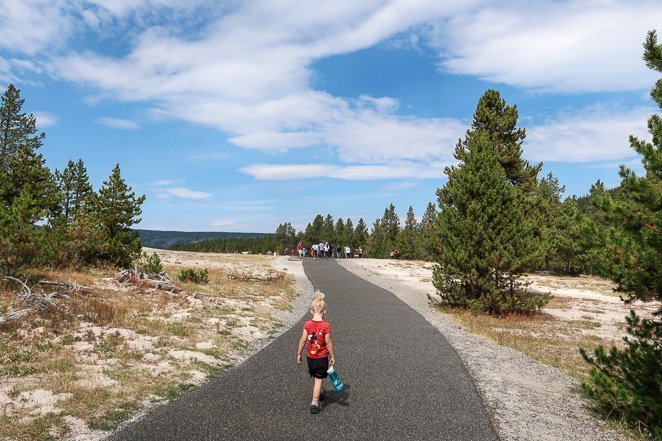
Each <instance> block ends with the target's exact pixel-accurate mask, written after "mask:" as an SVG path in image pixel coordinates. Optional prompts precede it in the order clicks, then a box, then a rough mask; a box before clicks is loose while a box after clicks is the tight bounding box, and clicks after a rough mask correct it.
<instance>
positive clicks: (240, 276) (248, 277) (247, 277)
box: [228, 272, 285, 283]
mask: <svg viewBox="0 0 662 441" xmlns="http://www.w3.org/2000/svg"><path fill="white" fill-rule="evenodd" d="M284 278H285V274H284V273H277V272H270V273H269V274H267V275H266V276H264V277H261V276H256V275H254V274H250V273H243V272H242V273H230V274H229V275H228V279H230V280H239V281H240V282H256V283H276V282H278V281H281V280H283V279H284Z"/></svg>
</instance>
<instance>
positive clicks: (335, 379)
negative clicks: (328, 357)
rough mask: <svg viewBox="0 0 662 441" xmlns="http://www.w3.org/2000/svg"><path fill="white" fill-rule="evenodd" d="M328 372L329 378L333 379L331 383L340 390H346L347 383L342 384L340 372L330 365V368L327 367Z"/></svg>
mask: <svg viewBox="0 0 662 441" xmlns="http://www.w3.org/2000/svg"><path fill="white" fill-rule="evenodd" d="M326 373H327V374H329V380H331V383H333V387H334V388H335V390H337V391H338V392H341V391H343V390H345V385H344V384H342V380H341V379H340V376H339V375H338V372H336V371H335V369H333V366H329V369H327V371H326Z"/></svg>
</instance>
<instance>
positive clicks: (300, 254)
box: [297, 242, 303, 259]
mask: <svg viewBox="0 0 662 441" xmlns="http://www.w3.org/2000/svg"><path fill="white" fill-rule="evenodd" d="M297 251H299V259H303V243H301V242H299V243H298V244H297Z"/></svg>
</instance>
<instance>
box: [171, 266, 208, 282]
mask: <svg viewBox="0 0 662 441" xmlns="http://www.w3.org/2000/svg"><path fill="white" fill-rule="evenodd" d="M178 278H179V281H180V282H185V283H209V270H207V268H205V269H204V270H201V271H196V270H194V269H193V268H187V269H183V270H182V271H181V272H180V273H179V276H178Z"/></svg>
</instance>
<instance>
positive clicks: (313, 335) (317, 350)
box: [303, 320, 331, 358]
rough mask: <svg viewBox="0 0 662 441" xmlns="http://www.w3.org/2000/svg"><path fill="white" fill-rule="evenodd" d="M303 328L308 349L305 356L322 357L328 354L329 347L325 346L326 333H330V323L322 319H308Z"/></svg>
mask: <svg viewBox="0 0 662 441" xmlns="http://www.w3.org/2000/svg"><path fill="white" fill-rule="evenodd" d="M303 329H305V330H306V332H307V333H308V349H307V350H306V356H307V357H308V358H324V357H327V356H328V355H329V349H328V348H327V347H326V335H327V334H330V333H331V324H330V323H329V322H325V321H324V320H322V321H321V322H316V321H314V320H308V321H307V322H306V323H305V324H304V325H303Z"/></svg>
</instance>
